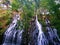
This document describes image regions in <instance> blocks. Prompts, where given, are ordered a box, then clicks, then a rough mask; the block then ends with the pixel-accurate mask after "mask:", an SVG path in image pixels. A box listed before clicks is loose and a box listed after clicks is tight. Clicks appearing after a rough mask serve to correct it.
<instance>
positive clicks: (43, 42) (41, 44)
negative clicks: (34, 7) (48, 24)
mask: <svg viewBox="0 0 60 45" xmlns="http://www.w3.org/2000/svg"><path fill="white" fill-rule="evenodd" d="M36 27H37V28H38V30H39V33H38V45H48V40H47V39H46V37H45V35H44V33H43V31H42V25H41V24H40V23H39V22H38V19H37V16H36Z"/></svg>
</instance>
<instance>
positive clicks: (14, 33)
mask: <svg viewBox="0 0 60 45" xmlns="http://www.w3.org/2000/svg"><path fill="white" fill-rule="evenodd" d="M19 19H20V17H19V15H15V16H14V17H13V21H12V23H11V24H10V26H9V27H8V29H7V30H6V32H5V33H4V40H3V41H4V42H3V44H2V45H21V40H22V33H23V30H16V28H17V26H18V24H17V22H18V20H19Z"/></svg>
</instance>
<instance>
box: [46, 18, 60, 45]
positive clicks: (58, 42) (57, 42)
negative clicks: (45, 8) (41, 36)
mask: <svg viewBox="0 0 60 45" xmlns="http://www.w3.org/2000/svg"><path fill="white" fill-rule="evenodd" d="M45 22H46V25H47V26H46V30H47V36H46V37H47V39H48V40H49V45H60V39H59V37H58V35H57V30H56V29H55V28H53V27H51V26H50V21H49V20H48V19H46V21H45Z"/></svg>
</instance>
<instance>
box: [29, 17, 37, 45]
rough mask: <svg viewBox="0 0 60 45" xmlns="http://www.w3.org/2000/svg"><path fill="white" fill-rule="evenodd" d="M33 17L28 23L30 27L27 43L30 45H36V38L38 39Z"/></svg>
mask: <svg viewBox="0 0 60 45" xmlns="http://www.w3.org/2000/svg"><path fill="white" fill-rule="evenodd" d="M35 19H36V18H35V17H33V18H32V20H31V21H30V27H29V30H28V31H29V38H30V40H29V43H30V45H37V37H38V30H37V28H36V22H35Z"/></svg>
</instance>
